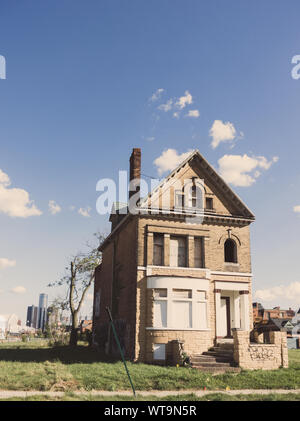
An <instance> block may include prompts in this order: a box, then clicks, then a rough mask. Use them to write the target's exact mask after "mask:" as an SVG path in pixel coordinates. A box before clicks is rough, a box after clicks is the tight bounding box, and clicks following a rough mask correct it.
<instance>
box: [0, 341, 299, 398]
mask: <svg viewBox="0 0 300 421" xmlns="http://www.w3.org/2000/svg"><path fill="white" fill-rule="evenodd" d="M289 362H290V364H289V368H287V369H278V370H273V371H262V370H255V371H242V372H241V373H239V374H236V373H226V374H221V375H216V376H213V375H211V374H206V373H203V372H201V371H199V370H194V369H189V368H183V367H179V368H176V367H159V366H153V365H147V364H141V363H128V368H129V371H130V374H131V377H132V380H133V383H134V385H135V388H136V390H137V391H138V390H179V389H185V390H188V389H198V390H199V389H203V388H204V387H206V389H207V390H214V391H215V390H224V389H226V387H229V388H230V389H299V388H300V350H290V351H289ZM0 389H2V390H27V391H28V390H39V391H66V392H72V391H75V390H85V391H90V390H109V391H118V390H126V389H130V385H129V382H128V378H127V376H126V374H125V370H124V367H123V364H122V363H121V362H120V361H118V362H109V361H100V357H99V355H98V354H97V353H96V352H94V351H92V350H90V349H89V348H88V347H86V346H83V345H81V346H79V347H78V348H77V349H75V350H74V349H70V348H69V347H59V348H50V347H48V346H47V343H46V341H39V342H29V343H13V344H7V343H3V344H0ZM68 396H69V398H70V399H71V398H72V395H68ZM284 396H285V400H286V399H287V397H286V395H284ZM227 398H228V397H226V400H228V399H227ZM260 398H261V399H262V400H263V399H265V396H261V397H260ZM291 398H293V399H294V398H295V399H296V400H299V396H296V397H295V396H293V397H292V396H291ZM28 399H29V398H28ZM30 399H33V398H32V397H31V398H30ZM37 399H40V397H37ZM44 399H45V398H44V397H43V400H44ZM72 399H74V400H76V399H78V397H77V396H76V397H73V398H72ZM82 399H83V400H84V399H86V398H82ZM93 399H94V398H93ZM127 399H128V398H127ZM147 399H148V398H147ZM198 399H200V398H198ZM201 399H202V400H207V396H205V397H203V398H201ZM213 399H214V398H213V397H212V398H211V400H213ZM230 399H231V400H235V399H236V396H230ZM277 399H280V396H277V398H276V400H277ZM239 400H241V399H239ZM242 400H244V398H243V399H242Z"/></svg>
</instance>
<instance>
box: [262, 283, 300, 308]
mask: <svg viewBox="0 0 300 421" xmlns="http://www.w3.org/2000/svg"><path fill="white" fill-rule="evenodd" d="M255 298H256V299H257V300H261V301H266V302H268V301H273V302H278V301H279V299H280V300H287V301H291V302H295V303H297V304H299V302H300V282H292V283H291V284H289V285H279V286H275V287H272V288H265V289H259V290H257V291H256V292H255Z"/></svg>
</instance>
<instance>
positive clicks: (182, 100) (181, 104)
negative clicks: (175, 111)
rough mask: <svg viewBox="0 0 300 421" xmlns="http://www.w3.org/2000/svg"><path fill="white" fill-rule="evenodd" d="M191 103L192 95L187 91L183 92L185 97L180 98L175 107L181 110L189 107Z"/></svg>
mask: <svg viewBox="0 0 300 421" xmlns="http://www.w3.org/2000/svg"><path fill="white" fill-rule="evenodd" d="M192 103H193V97H192V95H191V94H190V93H189V91H185V95H183V96H181V97H180V98H178V101H177V102H176V104H175V105H176V106H177V107H178V108H179V109H180V110H182V109H183V108H185V107H186V106H187V105H190V104H192Z"/></svg>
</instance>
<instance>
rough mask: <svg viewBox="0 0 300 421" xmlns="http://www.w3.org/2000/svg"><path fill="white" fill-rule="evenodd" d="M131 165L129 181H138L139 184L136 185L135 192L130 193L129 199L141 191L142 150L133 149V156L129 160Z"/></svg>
mask: <svg viewBox="0 0 300 421" xmlns="http://www.w3.org/2000/svg"><path fill="white" fill-rule="evenodd" d="M129 163H130V167H129V168H130V173H129V181H131V180H134V179H137V180H138V184H137V185H136V190H135V191H129V199H130V198H131V196H133V195H134V194H135V193H136V192H137V191H140V178H141V149H140V148H133V149H132V154H131V157H130V159H129Z"/></svg>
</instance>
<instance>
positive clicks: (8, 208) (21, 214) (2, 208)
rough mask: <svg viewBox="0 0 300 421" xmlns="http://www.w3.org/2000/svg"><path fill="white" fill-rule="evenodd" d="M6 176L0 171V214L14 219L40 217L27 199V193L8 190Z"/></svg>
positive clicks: (39, 213)
mask: <svg viewBox="0 0 300 421" xmlns="http://www.w3.org/2000/svg"><path fill="white" fill-rule="evenodd" d="M10 184H11V182H10V178H9V176H8V175H7V174H5V173H4V172H3V171H2V170H0V212H2V213H4V214H6V215H8V216H11V217H16V218H28V217H29V216H36V215H41V214H42V212H41V211H40V210H39V209H38V208H37V207H36V206H35V204H34V202H33V201H32V200H30V199H29V193H28V192H27V191H26V190H23V189H19V188H9V186H10Z"/></svg>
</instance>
